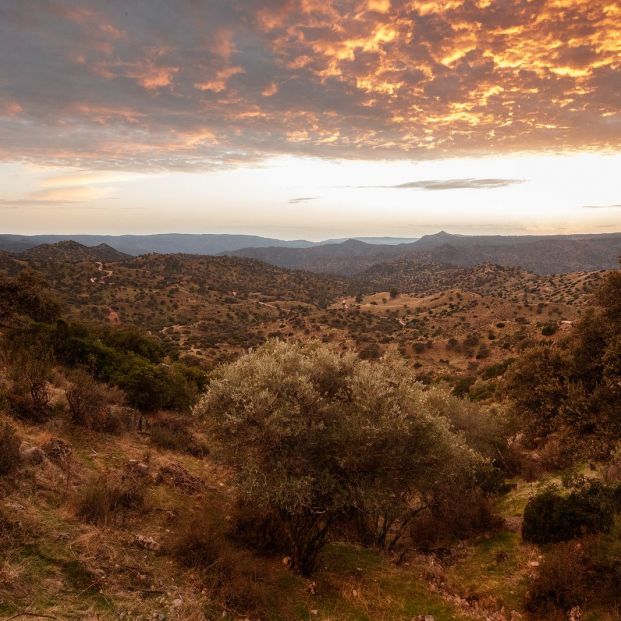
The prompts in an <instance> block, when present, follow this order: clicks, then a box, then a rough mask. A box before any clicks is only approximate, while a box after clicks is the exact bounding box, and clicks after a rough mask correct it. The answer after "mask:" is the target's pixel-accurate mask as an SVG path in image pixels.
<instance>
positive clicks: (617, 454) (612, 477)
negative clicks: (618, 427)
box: [602, 444, 621, 484]
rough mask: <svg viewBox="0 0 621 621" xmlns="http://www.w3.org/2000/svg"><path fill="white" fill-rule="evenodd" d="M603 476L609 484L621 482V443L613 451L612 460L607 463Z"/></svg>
mask: <svg viewBox="0 0 621 621" xmlns="http://www.w3.org/2000/svg"><path fill="white" fill-rule="evenodd" d="M602 476H603V479H604V482H605V483H607V484H615V483H621V444H619V445H617V447H616V448H615V450H613V451H612V454H611V456H610V461H609V462H608V464H606V467H605V468H604V471H603V473H602Z"/></svg>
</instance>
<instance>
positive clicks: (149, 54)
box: [0, 0, 621, 239]
mask: <svg viewBox="0 0 621 621" xmlns="http://www.w3.org/2000/svg"><path fill="white" fill-rule="evenodd" d="M0 223H1V226H0V232H3V233H25V234H27V233H155V232H228V233H253V234H259V235H269V236H278V237H283V238H307V239H320V238H326V237H334V236H339V237H343V236H348V235H352V236H353V235H395V236H402V237H406V236H418V235H420V234H424V233H431V232H436V231H438V230H440V229H445V230H448V231H450V232H455V233H527V232H536V233H555V232H560V233H571V232H594V233H599V232H611V231H621V3H620V2H619V0H443V1H440V0H437V1H436V0H409V1H406V0H79V1H78V0H74V1H70V0H0Z"/></svg>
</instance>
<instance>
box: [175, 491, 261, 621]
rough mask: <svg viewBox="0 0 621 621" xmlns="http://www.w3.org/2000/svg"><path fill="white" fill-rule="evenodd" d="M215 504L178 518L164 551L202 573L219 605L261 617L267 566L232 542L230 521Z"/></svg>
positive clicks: (239, 612)
mask: <svg viewBox="0 0 621 621" xmlns="http://www.w3.org/2000/svg"><path fill="white" fill-rule="evenodd" d="M214 506H215V507H218V504H217V500H216V501H215V502H210V503H209V504H208V507H209V508H208V509H207V510H203V511H202V512H200V513H197V514H194V515H187V516H186V517H183V518H181V521H182V526H181V529H180V530H179V531H178V533H177V534H175V535H174V536H173V537H172V538H171V540H170V541H169V543H168V545H167V550H168V552H169V553H170V554H172V555H173V556H174V557H175V558H176V559H177V561H178V562H179V563H181V564H182V565H184V566H185V567H190V568H192V569H195V570H198V571H200V572H201V573H202V576H203V580H204V583H205V587H206V588H207V589H208V590H209V591H210V592H211V599H213V600H216V601H217V602H218V603H219V604H220V605H221V606H222V607H224V608H225V609H227V610H231V611H234V612H235V613H237V614H244V615H248V614H254V615H257V614H258V615H259V616H262V615H263V614H264V613H265V611H266V610H267V589H266V585H265V581H266V577H267V575H266V572H267V570H266V565H265V563H262V562H261V561H260V559H258V558H257V557H255V556H254V555H253V554H252V553H251V552H250V551H248V550H244V549H241V548H240V547H238V546H237V545H236V543H235V542H234V541H232V537H231V533H230V530H231V527H230V520H227V519H226V518H225V516H223V515H222V513H221V512H220V511H219V510H217V509H216V510H214V509H213V507H214ZM218 508H219V507H218Z"/></svg>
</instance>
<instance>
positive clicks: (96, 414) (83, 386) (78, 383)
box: [65, 369, 123, 433]
mask: <svg viewBox="0 0 621 621" xmlns="http://www.w3.org/2000/svg"><path fill="white" fill-rule="evenodd" d="M69 379H70V382H71V383H70V385H69V387H68V388H66V390H65V397H66V399H67V403H68V405H69V414H70V416H71V422H72V423H73V424H74V425H80V426H82V427H86V428H87V429H92V430H93V431H104V432H107V433H119V432H120V431H121V430H122V429H123V421H122V419H121V417H120V415H119V414H117V413H116V412H114V411H113V410H112V409H111V408H110V407H109V406H110V404H111V403H115V402H119V401H120V400H121V395H120V392H119V391H118V390H113V389H111V388H109V387H108V386H105V385H104V384H100V383H99V382H97V381H96V380H95V379H94V378H93V377H92V376H91V375H90V374H89V373H87V372H86V371H84V370H83V369H76V370H74V371H72V373H71V375H70V376H69Z"/></svg>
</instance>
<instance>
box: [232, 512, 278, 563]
mask: <svg viewBox="0 0 621 621" xmlns="http://www.w3.org/2000/svg"><path fill="white" fill-rule="evenodd" d="M229 536H230V537H231V539H233V540H234V541H236V542H238V543H240V544H242V545H244V546H245V547H248V548H251V549H252V550H254V551H255V552H258V553H260V554H284V553H285V552H286V550H287V531H286V529H285V527H284V525H283V523H282V520H281V519H280V518H279V517H278V515H276V514H275V513H274V512H272V511H269V510H268V509H260V508H257V507H253V506H251V505H249V504H247V503H244V504H242V503H238V504H237V505H236V506H235V509H234V511H233V515H232V517H231V521H230V527H229Z"/></svg>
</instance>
